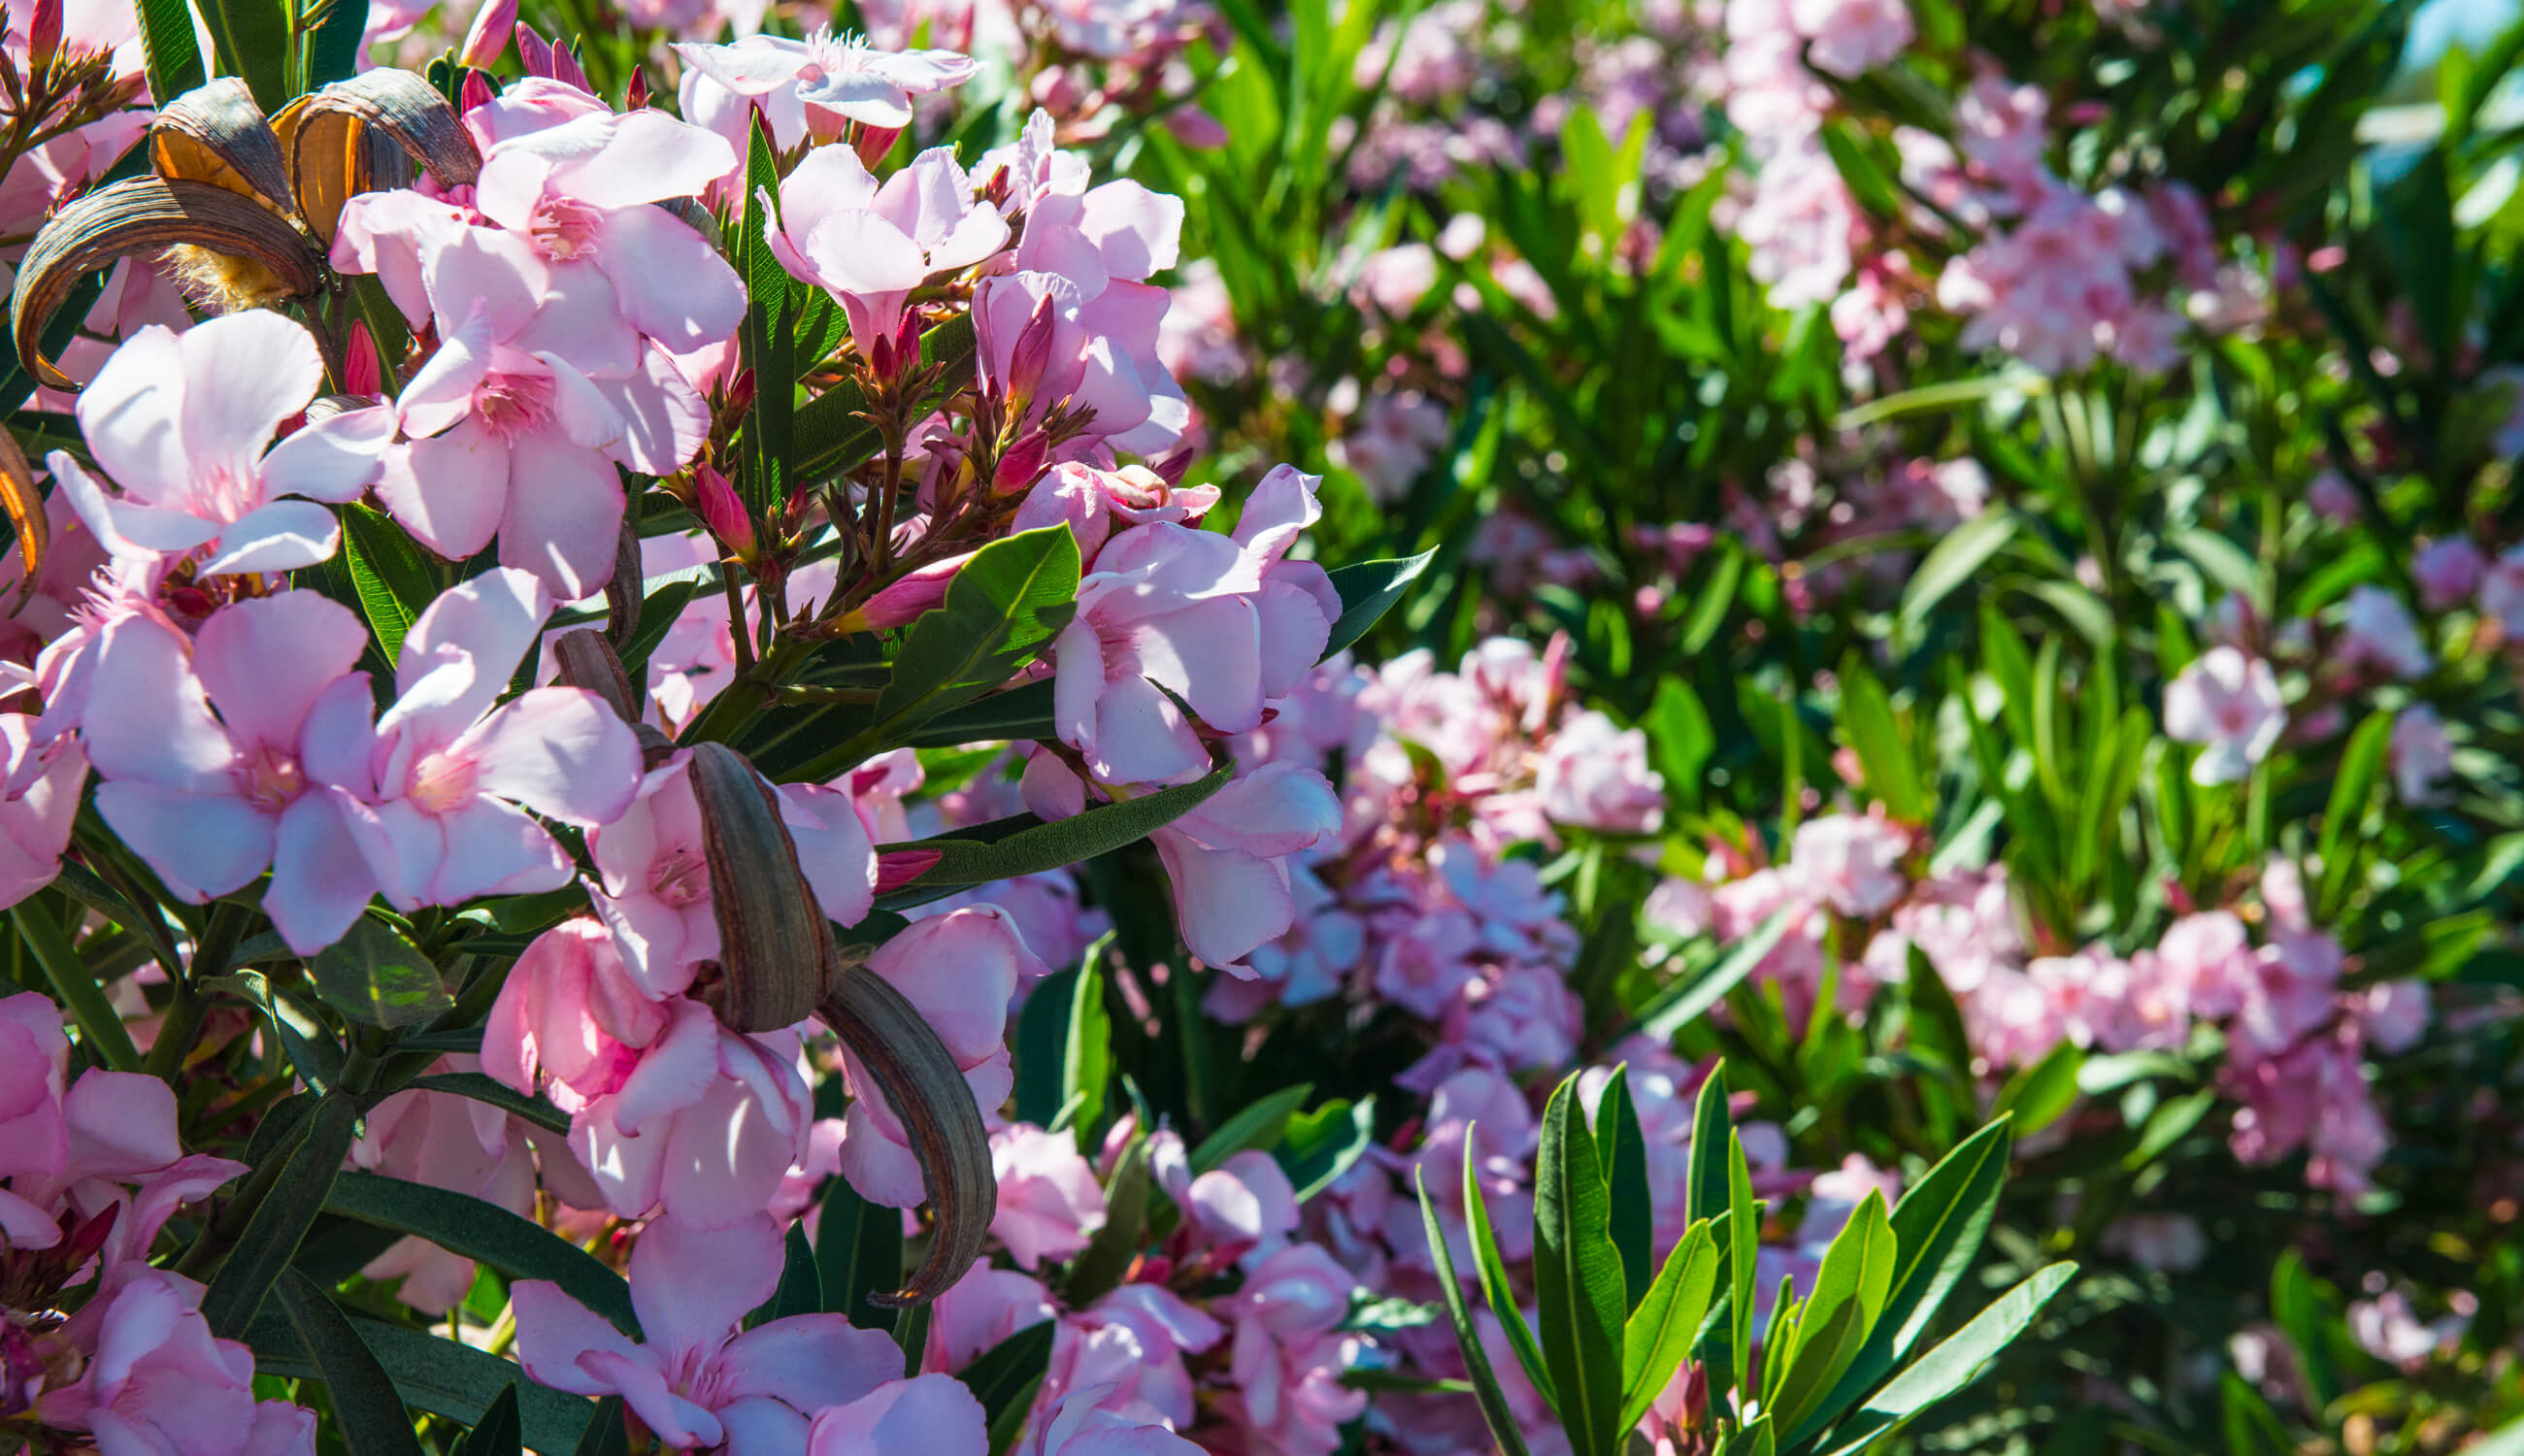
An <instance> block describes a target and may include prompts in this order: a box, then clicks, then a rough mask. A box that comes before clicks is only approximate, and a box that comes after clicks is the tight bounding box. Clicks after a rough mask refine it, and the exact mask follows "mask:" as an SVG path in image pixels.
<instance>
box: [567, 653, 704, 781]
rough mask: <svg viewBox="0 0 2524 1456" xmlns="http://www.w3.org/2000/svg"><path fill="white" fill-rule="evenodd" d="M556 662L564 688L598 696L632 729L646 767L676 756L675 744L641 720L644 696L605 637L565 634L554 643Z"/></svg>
mask: <svg viewBox="0 0 2524 1456" xmlns="http://www.w3.org/2000/svg"><path fill="white" fill-rule="evenodd" d="M553 660H554V661H555V662H557V663H558V664H559V667H560V674H559V681H560V685H561V686H562V687H564V688H584V689H586V690H587V691H588V692H591V693H594V694H595V695H596V696H597V697H599V698H602V699H604V700H605V705H606V706H607V707H609V708H611V709H613V715H614V716H615V717H617V718H620V719H621V720H622V721H623V722H625V723H628V724H630V725H631V732H632V734H633V735H634V736H635V737H637V738H638V739H639V740H640V761H641V766H642V767H644V768H655V767H656V766H657V765H658V764H659V763H662V762H664V761H665V760H666V759H667V758H669V757H671V756H673V754H674V752H675V745H674V743H673V741H672V740H670V739H668V738H667V737H666V735H664V734H663V733H660V732H658V731H657V730H656V729H655V728H653V727H651V726H650V725H649V724H647V723H644V722H642V721H641V720H640V703H641V698H642V695H640V694H638V693H635V692H633V691H632V689H631V678H630V675H629V674H628V673H625V672H624V671H623V670H622V658H621V657H620V656H618V655H615V653H614V651H613V644H612V643H611V642H610V641H609V640H607V637H606V635H605V634H604V633H602V632H599V631H597V630H596V629H595V628H593V627H582V628H580V629H579V630H578V631H575V632H564V633H562V634H561V635H560V636H558V637H556V638H554V639H553Z"/></svg>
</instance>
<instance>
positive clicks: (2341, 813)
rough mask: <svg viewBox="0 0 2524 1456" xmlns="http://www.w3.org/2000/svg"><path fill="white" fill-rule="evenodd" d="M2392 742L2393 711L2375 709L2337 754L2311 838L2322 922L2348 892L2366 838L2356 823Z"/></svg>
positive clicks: (2363, 813)
mask: <svg viewBox="0 0 2524 1456" xmlns="http://www.w3.org/2000/svg"><path fill="white" fill-rule="evenodd" d="M2392 746H2393V713H2392V710H2391V709H2389V708H2377V709H2376V710H2375V711H2373V712H2371V713H2368V714H2367V715H2366V719H2365V721H2364V722H2361V723H2359V724H2358V725H2357V731H2356V732H2355V733H2353V734H2351V735H2350V736H2349V747H2348V748H2347V749H2346V750H2345V751H2343V752H2342V753H2341V755H2340V770H2339V773H2338V775H2337V776H2336V777H2334V778H2333V779H2332V781H2331V801H2330V803H2329V805H2328V806H2327V807H2325V808H2324V809H2323V811H2322V834H2321V836H2320V838H2319V839H2318V840H2317V841H2316V847H2317V848H2316V852H2317V853H2319V854H2320V855H2321V857H2322V884H2321V886H2320V892H2319V894H2318V896H2317V897H2316V899H2315V914H2316V915H2317V916H2318V917H2320V919H2321V920H2322V921H2323V922H2324V923H2328V922H2329V921H2330V920H2331V919H2332V918H2334V917H2335V916H2337V915H2338V914H2339V912H2340V908H2341V902H2342V900H2343V899H2344V898H2346V896H2347V895H2348V892H2349V887H2350V875H2351V873H2352V871H2354V870H2355V869H2356V867H2357V866H2358V865H2359V864H2360V863H2362V862H2363V860H2364V855H2363V854H2362V853H2361V852H2360V851H2361V849H2363V845H2362V843H2361V842H2362V841H2363V839H2364V838H2365V836H2364V834H2363V833H2362V832H2361V830H2360V828H2359V825H2360V822H2361V821H2362V820H2364V819H2365V817H2366V805H2367V802H2368V801H2370V800H2371V799H2372V798H2373V797H2374V793H2375V786H2376V784H2377V782H2378V781H2379V780H2380V779H2381V778H2382V777H2383V773H2384V760H2385V757H2386V755H2387V754H2388V753H2389V752H2391V749H2392Z"/></svg>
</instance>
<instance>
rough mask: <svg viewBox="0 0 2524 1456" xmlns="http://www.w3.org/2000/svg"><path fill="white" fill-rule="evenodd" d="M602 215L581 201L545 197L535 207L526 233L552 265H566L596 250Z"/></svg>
mask: <svg viewBox="0 0 2524 1456" xmlns="http://www.w3.org/2000/svg"><path fill="white" fill-rule="evenodd" d="M603 219H604V214H602V213H599V212H598V211H597V210H596V209H594V208H592V207H589V206H588V205H587V204H585V203H583V202H577V201H573V200H572V199H570V198H566V197H547V198H545V199H544V200H543V201H542V202H540V203H538V204H536V205H535V219H534V221H533V222H532V223H531V224H529V226H528V229H527V230H528V231H529V232H531V233H533V234H534V239H535V246H536V247H537V248H539V249H541V250H542V251H543V255H544V257H546V258H549V259H551V260H552V261H553V262H555V263H568V262H570V261H572V260H573V259H579V258H585V257H587V256H588V255H590V254H591V253H593V252H595V251H596V236H597V228H598V225H599V224H600V223H601V222H602V221H603Z"/></svg>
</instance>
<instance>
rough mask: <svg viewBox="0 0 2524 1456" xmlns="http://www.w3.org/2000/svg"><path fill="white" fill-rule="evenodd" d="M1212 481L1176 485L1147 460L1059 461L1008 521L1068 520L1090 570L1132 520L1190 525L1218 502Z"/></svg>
mask: <svg viewBox="0 0 2524 1456" xmlns="http://www.w3.org/2000/svg"><path fill="white" fill-rule="evenodd" d="M1218 498H1219V489H1218V487H1217V486H1215V485H1194V486H1175V485H1169V484H1167V483H1166V480H1165V477H1164V476H1162V475H1159V474H1158V473H1157V472H1155V471H1154V470H1151V469H1149V468H1148V467H1147V466H1145V465H1125V466H1123V467H1122V468H1121V469H1119V470H1099V469H1096V468H1095V467H1094V466H1092V465H1082V464H1076V463H1067V462H1064V463H1062V464H1057V465H1054V466H1052V467H1051V471H1050V473H1048V474H1046V475H1044V478H1043V479H1042V480H1040V481H1038V482H1036V483H1035V486H1034V488H1033V489H1032V490H1030V491H1028V492H1027V493H1026V498H1025V500H1024V501H1023V502H1021V503H1020V504H1019V505H1018V506H1017V513H1016V515H1015V516H1014V518H1012V519H1011V520H1010V521H1009V522H1008V529H1010V530H1011V531H1031V530H1035V529H1037V528H1039V527H1042V526H1050V525H1066V526H1068V527H1069V533H1070V534H1071V535H1072V536H1074V537H1076V538H1077V539H1078V558H1079V560H1080V561H1081V562H1083V563H1085V565H1086V567H1087V569H1088V570H1090V571H1092V570H1093V569H1094V568H1095V567H1094V563H1095V558H1096V555H1097V553H1099V552H1101V551H1102V550H1103V549H1104V543H1105V542H1106V541H1107V540H1109V539H1111V538H1112V536H1113V535H1114V533H1115V532H1117V531H1118V532H1126V533H1127V531H1128V529H1129V528H1130V527H1132V526H1138V525H1147V524H1150V523H1152V522H1165V523H1168V524H1172V525H1183V526H1189V525H1192V524H1194V523H1196V522H1198V521H1199V520H1200V519H1201V518H1202V517H1203V516H1205V515H1207V514H1208V513H1209V511H1210V508H1211V507H1214V506H1216V505H1217V504H1218Z"/></svg>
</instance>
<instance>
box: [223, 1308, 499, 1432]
mask: <svg viewBox="0 0 2524 1456" xmlns="http://www.w3.org/2000/svg"><path fill="white" fill-rule="evenodd" d="M273 1289H274V1292H276V1293H278V1294H279V1295H280V1305H281V1308H283V1309H285V1310H287V1311H288V1312H289V1323H290V1324H291V1325H293V1326H295V1327H296V1328H297V1330H298V1337H299V1339H301V1340H302V1341H304V1342H305V1343H306V1346H307V1349H308V1351H309V1353H310V1354H312V1355H313V1356H314V1357H315V1368H316V1369H317V1370H319V1371H321V1372H323V1376H324V1392H325V1394H326V1395H328V1396H330V1397H331V1400H332V1406H333V1421H334V1423H335V1425H337V1426H338V1427H339V1428H340V1430H341V1432H342V1444H343V1445H344V1446H345V1447H347V1448H349V1450H350V1452H351V1456H420V1441H419V1439H418V1438H417V1437H415V1436H414V1435H413V1430H412V1418H411V1417H410V1416H408V1415H406V1414H405V1412H404V1408H403V1396H402V1395H401V1394H400V1393H399V1392H398V1391H397V1390H396V1389H395V1384H394V1382H393V1381H391V1380H389V1379H387V1378H386V1371H385V1367H384V1366H382V1365H380V1364H378V1363H377V1357H376V1355H375V1354H374V1353H372V1352H371V1351H370V1350H369V1349H368V1347H367V1345H366V1344H365V1343H364V1342H363V1341H362V1340H361V1338H360V1333H359V1332H358V1331H357V1330H354V1329H352V1328H351V1322H350V1319H349V1318H348V1317H347V1316H345V1315H344V1314H343V1313H342V1311H341V1309H340V1308H339V1307H338V1306H336V1305H335V1304H334V1303H333V1300H332V1296H330V1295H328V1294H326V1293H325V1292H324V1291H323V1289H321V1288H319V1287H318V1286H316V1284H315V1281H314V1280H311V1279H309V1278H308V1277H307V1276H306V1275H303V1274H301V1273H299V1272H298V1271H297V1270H295V1269H284V1270H282V1271H281V1272H280V1279H279V1281H278V1282H277V1283H276V1284H275V1285H274V1286H273ZM505 1398H506V1400H507V1419H508V1424H509V1428H510V1437H511V1439H510V1444H511V1446H513V1445H514V1443H515V1439H514V1438H515V1430H516V1424H517V1392H516V1387H515V1386H514V1385H511V1386H510V1387H509V1393H508V1395H507V1396H506V1397H505ZM497 1442H498V1437H497V1435H496V1434H494V1435H493V1436H492V1437H491V1438H490V1439H489V1440H488V1441H487V1442H486V1443H485V1445H484V1450H485V1451H486V1452H487V1451H491V1450H496V1449H498V1445H497ZM464 1445H465V1447H467V1448H469V1447H470V1446H471V1445H472V1438H471V1437H470V1436H467V1437H466V1439H465V1442H464Z"/></svg>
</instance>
